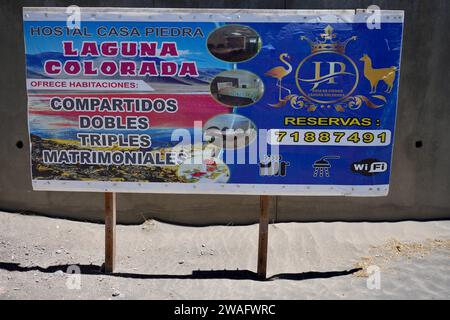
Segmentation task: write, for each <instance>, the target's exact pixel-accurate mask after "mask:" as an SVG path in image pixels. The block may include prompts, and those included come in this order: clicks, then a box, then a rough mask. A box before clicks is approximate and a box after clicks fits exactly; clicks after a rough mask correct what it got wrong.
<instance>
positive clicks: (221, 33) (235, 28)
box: [207, 25, 261, 62]
mask: <svg viewBox="0 0 450 320" xmlns="http://www.w3.org/2000/svg"><path fill="white" fill-rule="evenodd" d="M207 46H208V50H209V52H210V53H211V54H212V55H213V56H214V57H216V58H217V59H220V60H223V61H226V62H243V61H246V60H249V59H251V58H253V57H254V56H256V55H257V54H258V52H259V50H260V49H261V37H260V36H259V34H258V33H257V32H256V31H255V30H253V29H252V28H250V27H247V26H242V25H226V26H223V27H220V28H218V29H216V30H214V31H213V32H212V33H211V34H210V35H209V37H208V41H207Z"/></svg>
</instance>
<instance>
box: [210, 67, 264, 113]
mask: <svg viewBox="0 0 450 320" xmlns="http://www.w3.org/2000/svg"><path fill="white" fill-rule="evenodd" d="M210 92H211V95H212V96H213V98H214V99H215V100H216V101H218V102H219V103H221V104H224V105H226V106H227V107H247V106H250V105H252V104H254V103H256V102H258V100H259V99H261V97H262V95H263V94H264V84H263V82H262V80H261V79H260V78H259V77H258V76H257V75H256V74H254V73H251V72H248V71H245V70H229V71H224V72H221V73H219V74H218V75H217V76H216V77H215V78H214V79H213V81H212V82H211V85H210Z"/></svg>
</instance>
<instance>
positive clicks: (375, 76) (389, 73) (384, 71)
mask: <svg viewBox="0 0 450 320" xmlns="http://www.w3.org/2000/svg"><path fill="white" fill-rule="evenodd" d="M360 61H364V76H365V77H366V79H367V80H369V82H370V93H376V91H377V86H378V82H380V80H383V81H384V82H385V83H386V85H387V88H386V91H385V92H386V93H391V91H392V88H393V86H394V81H395V71H397V67H394V66H392V67H389V68H380V69H374V68H372V59H370V57H369V56H368V55H367V54H365V55H363V57H362V58H361V59H360Z"/></svg>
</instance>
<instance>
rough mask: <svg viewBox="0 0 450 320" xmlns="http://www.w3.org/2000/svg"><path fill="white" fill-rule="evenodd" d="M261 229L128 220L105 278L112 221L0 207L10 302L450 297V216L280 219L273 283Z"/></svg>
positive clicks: (272, 255) (274, 237)
mask: <svg viewBox="0 0 450 320" xmlns="http://www.w3.org/2000/svg"><path fill="white" fill-rule="evenodd" d="M257 230H258V229H257V225H251V226H232V227H231V226H212V227H202V228H199V227H182V226H174V225H169V224H164V223H160V222H156V221H147V222H146V223H145V224H143V225H139V226H118V229H117V235H118V243H117V270H116V273H115V274H113V275H104V274H102V273H100V266H101V264H102V262H103V241H104V239H103V237H104V233H103V231H104V229H103V226H102V225H99V224H91V223H83V222H73V221H67V220H61V219H51V218H45V217H37V216H23V215H18V214H10V213H2V212H0V299H397V298H402V299H403V298H404V299H449V298H450V263H449V262H450V260H449V258H450V221H436V222H401V223H280V224H275V225H271V226H270V228H269V265H268V276H269V277H270V280H268V281H257V280H256V279H255V274H254V273H253V271H255V270H256V254H257ZM76 266H78V268H80V269H79V270H80V271H81V276H79V275H76V274H75V275H73V274H67V273H66V272H67V271H68V270H69V273H70V272H72V270H75V271H76V270H77V267H76ZM371 266H372V267H371ZM373 266H376V267H373ZM68 268H69V269H68ZM367 268H369V269H367ZM224 269H226V270H225V271H224ZM237 269H238V270H237ZM377 270H379V273H377V272H376V271H377ZM368 276H370V277H368ZM378 280H379V281H378ZM368 284H369V285H368ZM370 288H372V289H370ZM377 288H379V289H377Z"/></svg>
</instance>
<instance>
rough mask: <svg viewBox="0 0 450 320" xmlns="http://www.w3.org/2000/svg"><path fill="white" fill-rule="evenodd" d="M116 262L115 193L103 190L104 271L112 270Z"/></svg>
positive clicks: (110, 271)
mask: <svg viewBox="0 0 450 320" xmlns="http://www.w3.org/2000/svg"><path fill="white" fill-rule="evenodd" d="M115 262H116V194H115V193H113V192H105V273H112V272H114V267H115Z"/></svg>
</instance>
